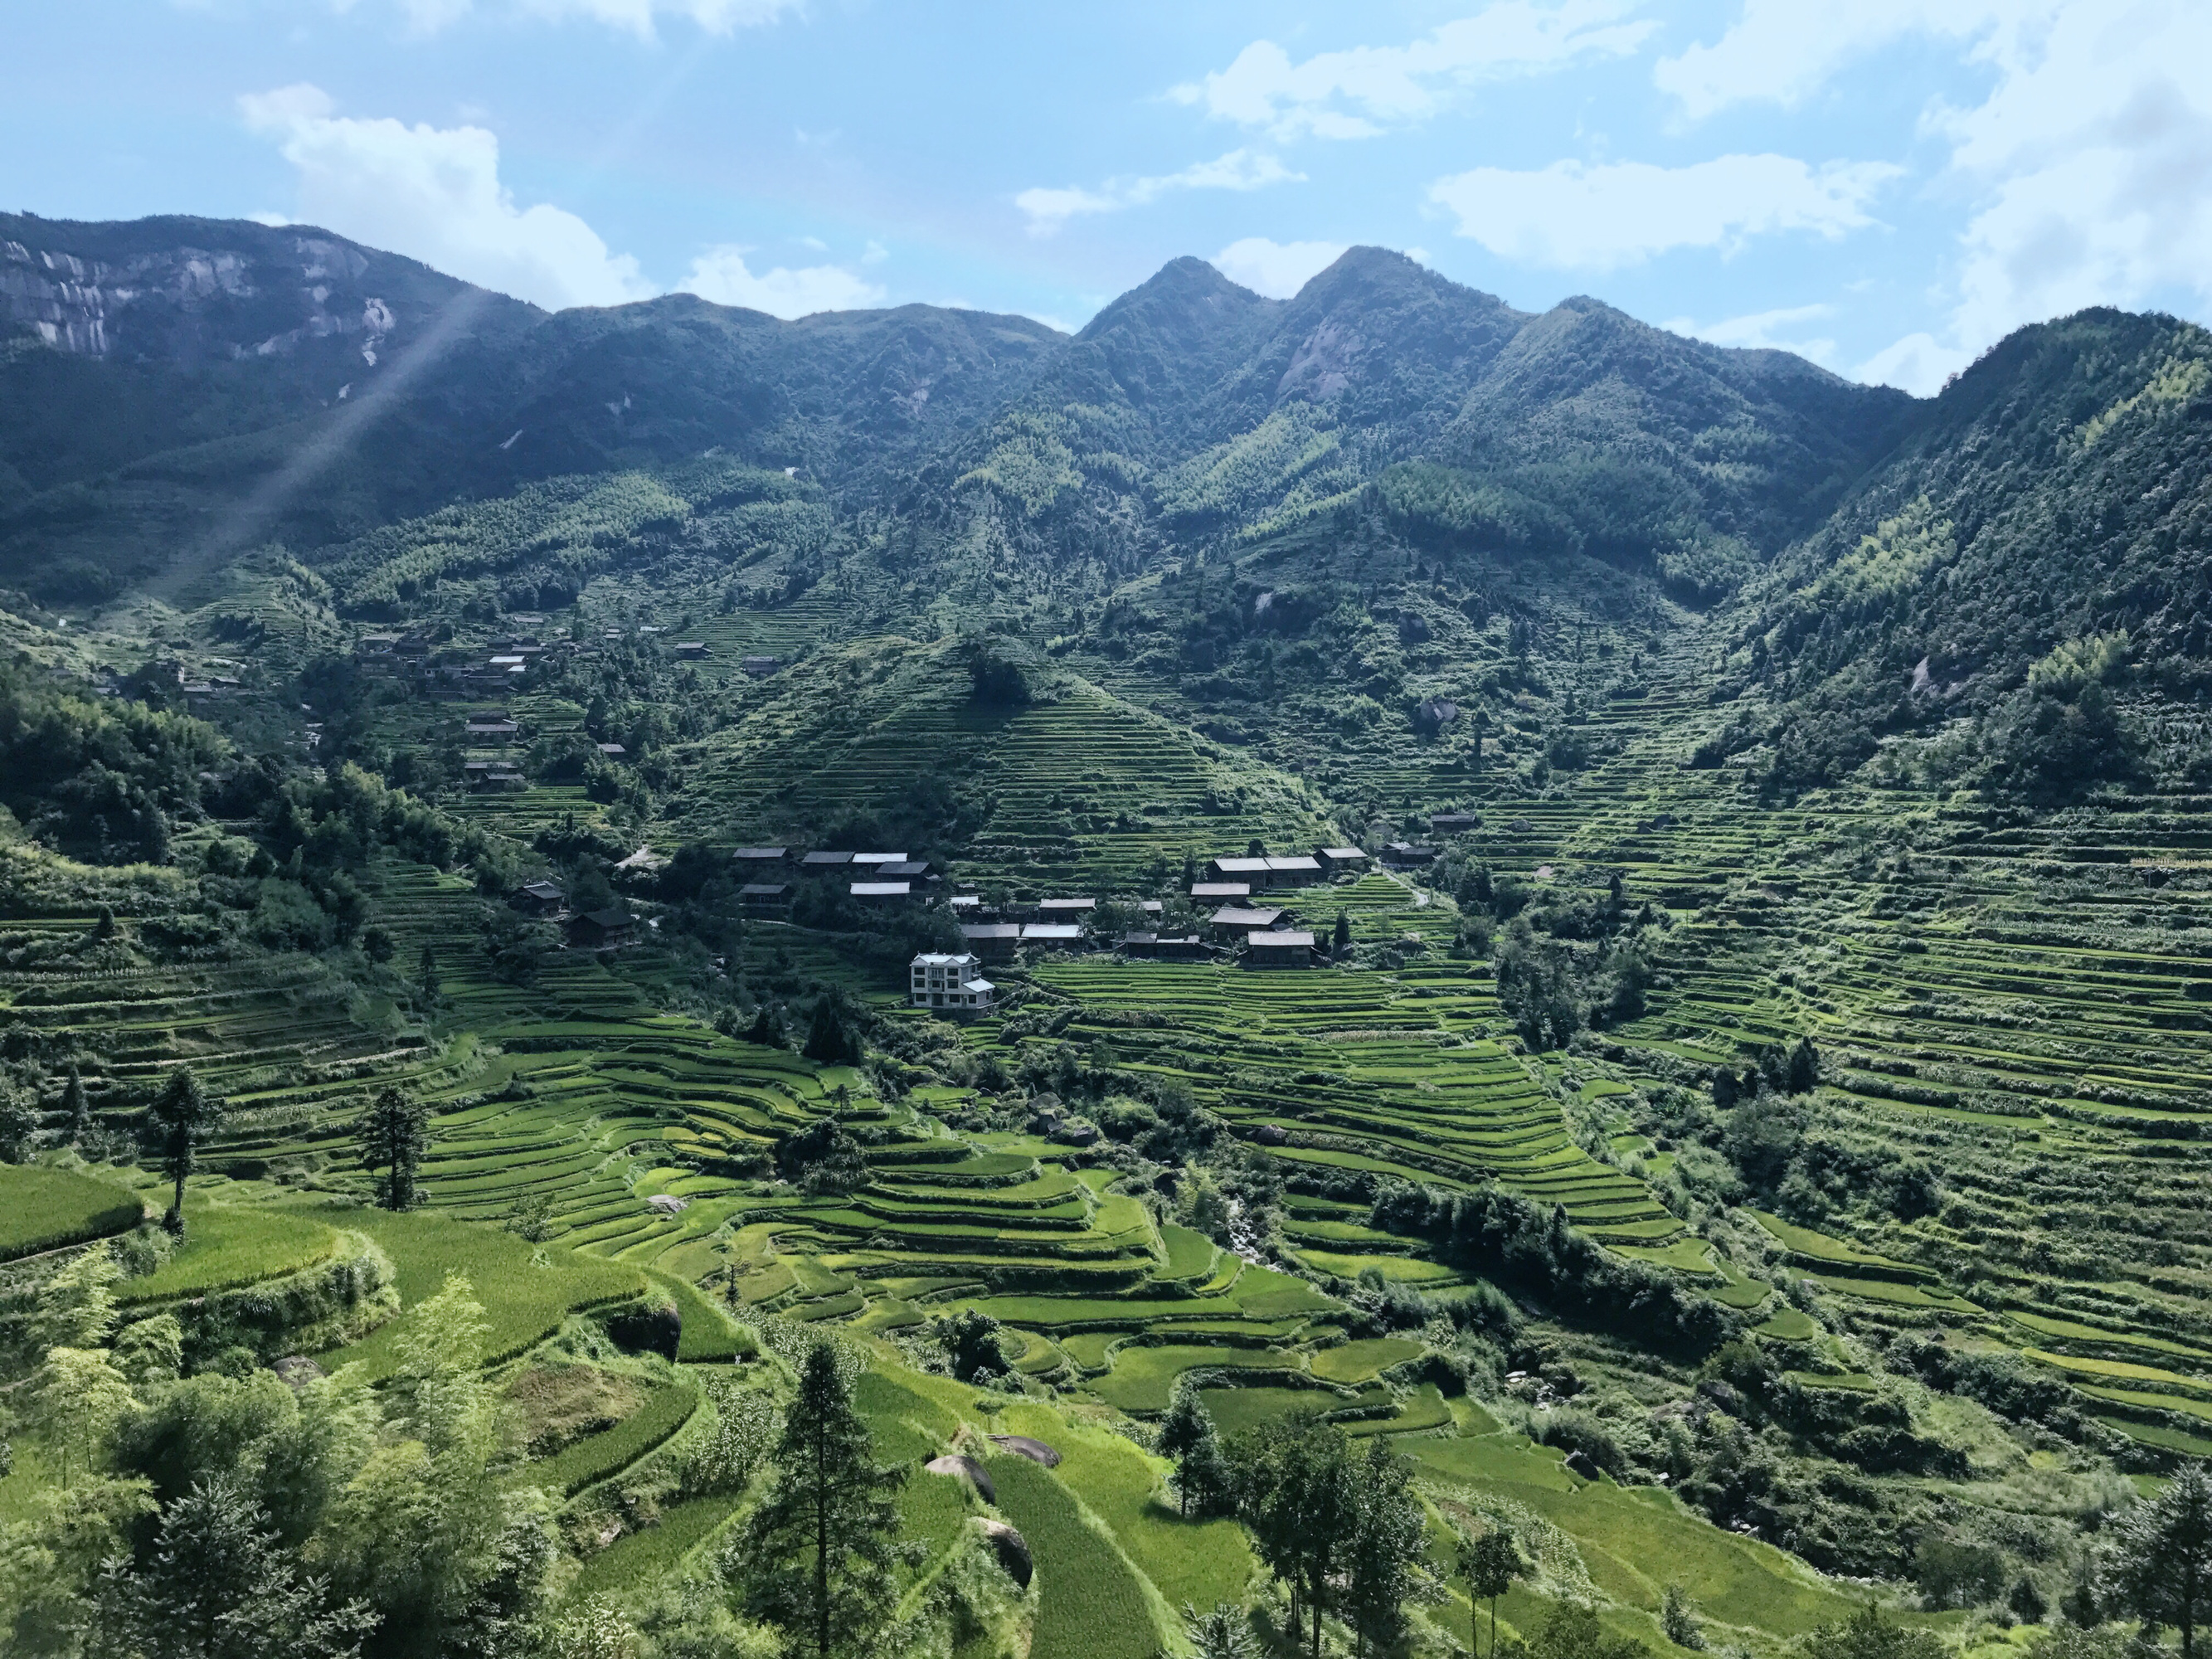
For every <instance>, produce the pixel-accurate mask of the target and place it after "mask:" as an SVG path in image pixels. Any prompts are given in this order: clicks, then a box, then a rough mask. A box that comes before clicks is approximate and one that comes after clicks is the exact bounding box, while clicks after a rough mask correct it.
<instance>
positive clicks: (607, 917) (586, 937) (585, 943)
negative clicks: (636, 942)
mask: <svg viewBox="0 0 2212 1659" xmlns="http://www.w3.org/2000/svg"><path fill="white" fill-rule="evenodd" d="M637 928H638V920H637V918H636V917H635V916H634V915H631V914H630V913H629V911H628V910H625V909H623V908H622V906H620V905H618V904H617V905H612V906H611V907H609V908H606V909H605V910H587V911H586V912H585V913H584V914H583V915H580V916H578V917H577V918H576V919H575V920H574V921H571V922H570V923H569V924H568V943H569V944H571V945H580V946H581V947H582V948H583V949H585V950H586V951H612V950H616V949H617V948H619V947H620V946H622V945H628V944H629V943H630V942H631V941H632V940H633V939H635V938H636V937H637Z"/></svg>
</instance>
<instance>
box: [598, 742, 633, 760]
mask: <svg viewBox="0 0 2212 1659" xmlns="http://www.w3.org/2000/svg"><path fill="white" fill-rule="evenodd" d="M599 752H600V753H601V754H602V755H605V757H607V758H608V759H609V760H620V759H621V758H622V757H623V756H624V755H627V754H628V753H629V750H627V749H625V748H623V746H622V744H618V743H603V744H599Z"/></svg>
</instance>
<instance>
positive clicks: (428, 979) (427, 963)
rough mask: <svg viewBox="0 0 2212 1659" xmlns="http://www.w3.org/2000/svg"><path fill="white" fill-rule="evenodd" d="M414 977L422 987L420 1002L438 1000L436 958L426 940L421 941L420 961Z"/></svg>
mask: <svg viewBox="0 0 2212 1659" xmlns="http://www.w3.org/2000/svg"><path fill="white" fill-rule="evenodd" d="M416 978H417V979H418V980H419V981H421V983H422V1000H424V1001H426V1002H435V1001H436V1000H438V958H437V956H436V953H435V952H434V951H432V950H431V949H430V941H429V940H428V939H424V940H423V941H422V964H421V966H420V967H418V968H417V969H416Z"/></svg>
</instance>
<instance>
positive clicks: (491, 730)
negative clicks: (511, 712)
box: [462, 716, 522, 743]
mask: <svg viewBox="0 0 2212 1659" xmlns="http://www.w3.org/2000/svg"><path fill="white" fill-rule="evenodd" d="M462 729H463V732H464V733H465V735H466V737H467V738H468V739H469V741H470V742H471V743H513V741H514V739H515V738H516V736H517V734H519V733H520V732H521V730H522V727H521V726H519V725H517V724H516V723H515V722H514V721H513V720H508V719H507V718H506V717H505V716H501V718H499V719H497V720H469V721H467V722H466V723H465V725H464V726H463V728H462Z"/></svg>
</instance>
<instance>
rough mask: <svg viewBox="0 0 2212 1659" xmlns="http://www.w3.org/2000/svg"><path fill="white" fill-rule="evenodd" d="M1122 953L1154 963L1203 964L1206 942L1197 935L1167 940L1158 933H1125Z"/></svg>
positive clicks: (1171, 937)
mask: <svg viewBox="0 0 2212 1659" xmlns="http://www.w3.org/2000/svg"><path fill="white" fill-rule="evenodd" d="M1121 953H1122V954H1123V955H1124V956H1128V957H1140V958H1143V959H1146V960H1148V961H1152V962H1202V961H1204V960H1205V958H1206V941H1205V940H1204V939H1200V937H1199V936H1198V935H1197V934H1195V933H1189V934H1184V935H1182V936H1175V935H1170V936H1169V937H1166V938H1163V937H1161V936H1160V935H1159V934H1158V933H1124V934H1122V935H1121Z"/></svg>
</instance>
